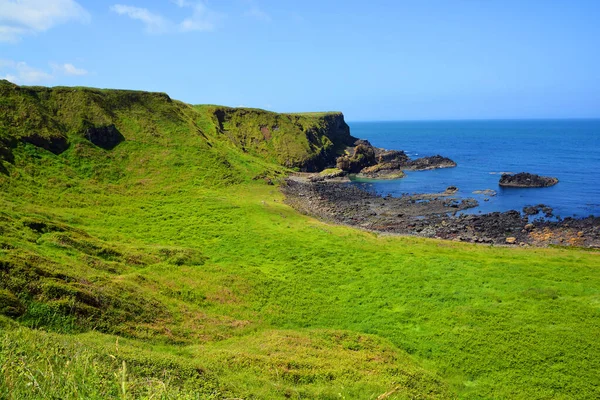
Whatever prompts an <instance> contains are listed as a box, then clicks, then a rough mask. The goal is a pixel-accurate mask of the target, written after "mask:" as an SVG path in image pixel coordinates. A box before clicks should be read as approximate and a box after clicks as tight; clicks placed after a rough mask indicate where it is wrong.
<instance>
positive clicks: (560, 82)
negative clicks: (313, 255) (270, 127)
mask: <svg viewBox="0 0 600 400" xmlns="http://www.w3.org/2000/svg"><path fill="white" fill-rule="evenodd" d="M599 21H600V1H597V0H593V1H585V0H571V1H567V0H552V1H550V0H548V1H542V0H540V1H536V0H527V1H523V0H520V1H512V0H396V1H387V0H379V1H378V0H372V1H369V2H366V1H354V0H347V1H327V0H321V1H313V0H303V1H285V0H279V1H275V0H212V1H209V0H204V1H203V0H153V1H141V0H109V1H106V0H94V1H91V0H78V1H75V0H19V1H17V0H0V77H2V78H7V79H9V80H11V81H14V82H15V83H18V84H23V85H49V86H57V85H68V86H71V85H73V86H94V87H106V88H122V89H140V90H151V91H162V92H167V93H169V95H171V97H173V98H176V99H179V100H182V101H185V102H188V103H212V104H225V105H230V106H240V105H244V106H249V107H258V108H266V109H270V110H274V111H281V112H284V111H320V110H340V111H343V112H344V113H345V115H346V119H348V120H404V119H486V118H586V117H588V118H589V117H591V118H598V117H600V22H599Z"/></svg>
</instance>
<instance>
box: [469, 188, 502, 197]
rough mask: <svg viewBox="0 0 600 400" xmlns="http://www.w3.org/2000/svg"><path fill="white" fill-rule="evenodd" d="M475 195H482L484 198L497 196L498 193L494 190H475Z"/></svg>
mask: <svg viewBox="0 0 600 400" xmlns="http://www.w3.org/2000/svg"><path fill="white" fill-rule="evenodd" d="M473 194H482V195H484V196H495V195H496V191H495V190H492V189H485V190H475V191H473Z"/></svg>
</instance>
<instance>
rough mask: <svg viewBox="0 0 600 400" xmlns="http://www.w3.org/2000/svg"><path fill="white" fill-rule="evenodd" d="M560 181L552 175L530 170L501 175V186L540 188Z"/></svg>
mask: <svg viewBox="0 0 600 400" xmlns="http://www.w3.org/2000/svg"><path fill="white" fill-rule="evenodd" d="M557 183H558V179H557V178H554V177H550V176H539V175H535V174H530V173H528V172H520V173H518V174H514V175H510V174H502V176H501V177H500V182H499V184H500V186H504V187H518V188H540V187H548V186H554V185H556V184H557Z"/></svg>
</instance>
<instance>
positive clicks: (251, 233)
mask: <svg viewBox="0 0 600 400" xmlns="http://www.w3.org/2000/svg"><path fill="white" fill-rule="evenodd" d="M3 85H4V86H7V87H8V89H4V88H3V89H2V90H8V92H6V91H3V92H2V97H0V106H1V111H2V113H1V114H0V124H1V125H0V137H1V138H2V140H3V142H4V143H5V145H4V146H5V149H6V150H5V152H4V154H5V155H7V156H6V157H5V158H4V161H3V162H2V165H3V167H4V169H5V173H3V174H0V193H1V195H0V398H9V399H22V398H61V399H68V398H97V399H104V398H148V399H150V398H153V399H156V398H165V399H166V398H190V399H191V398H214V399H221V398H265V399H267V398H268V399H271V398H321V399H334V398H336V399H337V398H347V399H369V398H371V399H377V398H380V399H383V398H386V399H413V398H423V399H445V398H464V399H489V398H503V399H523V398H528V399H531V398H534V399H538V398H539V399H541V398H557V399H572V398H581V399H584V398H597V397H599V396H600V378H598V374H597V371H598V370H600V365H599V364H600V351H599V350H598V346H597V345H596V339H595V338H596V337H597V336H598V335H600V318H599V317H600V309H599V306H600V282H599V281H600V274H599V273H598V268H599V266H600V262H599V259H598V256H599V253H598V252H593V251H583V250H573V249H569V250H566V249H512V248H494V247H485V246H478V245H468V244H461V243H450V242H442V241H435V240H425V239H417V238H408V237H389V236H378V235H375V234H372V233H367V232H362V231H357V230H354V229H350V228H346V227H340V226H331V225H327V224H325V223H322V222H319V221H316V220H314V219H311V218H308V217H305V216H302V215H299V214H298V213H296V212H295V211H294V210H292V209H291V208H289V207H288V206H286V205H285V204H284V202H283V200H284V199H283V198H282V195H281V194H280V192H279V190H278V188H277V186H276V185H277V182H278V180H279V179H280V178H281V176H282V175H283V174H284V173H285V172H286V169H285V168H284V167H281V166H278V165H276V164H274V163H273V161H277V162H281V160H278V159H277V157H276V156H274V154H275V153H272V152H271V150H270V149H268V148H267V147H264V148H263V147H261V146H267V144H265V142H264V141H265V140H267V141H268V139H265V138H264V136H263V141H260V140H258V141H254V142H252V141H251V140H250V141H249V142H248V141H246V142H243V140H242V139H240V136H238V134H237V133H236V132H242V131H245V132H250V131H251V129H250V128H252V127H255V126H256V124H255V123H252V124H250V123H248V127H249V128H248V130H245V129H241V128H240V129H239V130H236V129H234V128H231V125H230V126H225V125H224V126H223V128H221V127H220V126H219V122H218V118H217V117H216V116H215V110H217V109H219V107H217V106H197V107H192V106H189V105H186V104H183V103H180V102H177V101H172V100H170V99H169V98H168V97H167V96H166V95H162V94H147V93H140V92H124V91H103V90H102V91H101V90H95V89H72V88H60V89H52V90H50V89H46V88H36V89H29V88H15V87H14V86H8V85H7V84H6V83H5V84H3ZM13 91H16V92H13ZM7 93H8V94H7ZM243 111H244V112H250V111H248V110H243ZM228 112H229V113H233V115H234V116H232V117H231V118H230V119H229V122H228V123H230V124H231V123H233V124H234V125H235V126H237V125H236V124H237V122H235V121H237V120H236V118H239V124H240V127H241V126H245V125H244V124H246V121H245V120H244V118H243V116H244V115H246V114H245V113H242V112H241V111H235V110H230V111H228ZM251 113H256V114H257V115H254V116H252V118H253V119H260V118H263V116H261V115H259V114H260V112H259V111H251ZM30 115H34V116H33V117H31V118H30V117H29V116H30ZM327 115H329V114H327ZM321 117H322V116H319V115H311V116H309V117H307V118H317V121H320V120H319V119H318V118H321ZM264 118H265V120H266V121H272V119H276V120H277V121H278V122H277V123H278V124H279V126H280V131H281V132H280V134H281V137H282V138H284V137H288V139H285V140H291V139H289V137H293V133H294V132H295V131H291V130H290V131H288V130H287V129H284V127H285V126H286V125H284V122H281V121H282V120H288V119H289V118H293V116H277V115H271V114H269V115H268V116H265V117H264ZM86 121H87V122H86ZM232 121H233V122H232ZM261 121H262V120H261ZM268 123H269V124H270V123H271V122H268ZM23 124H30V125H27V126H25V125H23ZM110 124H114V125H115V127H116V128H117V129H118V131H119V132H120V133H121V134H122V136H123V137H124V141H122V142H121V143H119V144H118V145H117V146H115V147H114V148H112V149H110V150H107V149H104V148H101V147H98V146H96V145H94V144H93V143H92V142H90V140H88V139H87V138H86V136H85V134H84V133H85V132H86V130H87V129H88V127H90V126H107V125H110ZM263 124H264V123H263V122H259V123H258V125H259V127H260V126H261V125H263ZM225 128H226V129H225ZM259 130H260V129H259ZM82 132H83V133H82ZM227 132H229V133H227ZM254 132H255V131H254ZM303 132H305V131H303ZM34 133H35V135H37V136H39V137H41V138H43V139H48V140H49V139H51V138H55V137H63V138H64V140H65V141H66V142H67V143H68V146H66V148H62V151H61V152H60V153H59V154H55V152H53V151H50V150H47V149H46V148H44V146H41V145H40V144H41V143H47V142H40V141H35V140H34V142H35V143H33V144H32V143H31V141H30V140H29V141H27V140H25V141H24V140H22V138H23V137H30V136H32V134H34ZM301 133H302V132H298V133H297V134H298V135H299V137H300V138H299V139H298V142H299V143H301V142H302V141H303V140H304V139H303V137H302V135H301ZM250 137H251V136H250V134H248V135H247V136H245V139H244V140H249V139H248V138H250ZM304 137H306V136H304ZM285 140H284V139H282V142H284V141H285ZM322 140H323V142H324V141H325V139H324V138H323V139H322ZM247 143H253V144H252V146H251V147H250V146H249V145H247ZM242 147H243V148H242ZM265 148H266V149H267V150H264V149H265ZM272 149H273V150H275V149H276V147H275V146H274V147H273V148H272ZM56 153H58V152H56ZM273 184H275V185H273Z"/></svg>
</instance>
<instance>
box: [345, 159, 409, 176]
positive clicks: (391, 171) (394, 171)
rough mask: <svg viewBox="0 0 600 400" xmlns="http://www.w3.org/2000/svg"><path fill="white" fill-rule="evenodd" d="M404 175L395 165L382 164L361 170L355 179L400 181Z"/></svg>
mask: <svg viewBox="0 0 600 400" xmlns="http://www.w3.org/2000/svg"><path fill="white" fill-rule="evenodd" d="M404 176H405V173H404V171H402V170H401V169H400V168H398V166H397V165H396V164H393V163H388V162H383V163H378V164H375V165H373V166H370V167H366V168H363V169H362V170H361V171H360V172H359V173H358V174H356V177H357V178H362V179H382V180H390V179H400V178H404Z"/></svg>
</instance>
